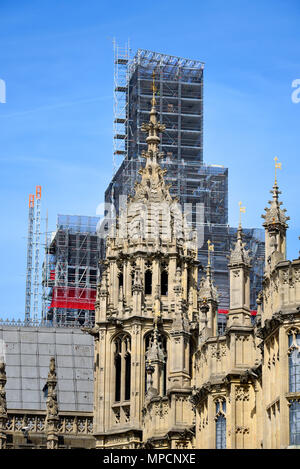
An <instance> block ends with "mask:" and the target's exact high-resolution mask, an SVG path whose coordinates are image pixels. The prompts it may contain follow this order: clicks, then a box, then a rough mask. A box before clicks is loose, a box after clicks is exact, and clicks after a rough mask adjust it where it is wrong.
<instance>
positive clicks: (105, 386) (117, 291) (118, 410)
mask: <svg viewBox="0 0 300 469" xmlns="http://www.w3.org/2000/svg"><path fill="white" fill-rule="evenodd" d="M154 89H155V88H154ZM155 105H156V102H155V96H154V93H153V98H152V109H151V111H150V120H149V123H147V124H143V126H142V130H143V131H144V132H147V134H148V136H147V138H146V142H147V145H148V148H147V151H144V152H143V153H142V156H143V157H144V158H145V160H146V164H145V166H144V167H143V168H142V169H141V170H140V174H141V176H142V179H141V182H140V183H139V184H136V186H135V195H134V196H133V197H132V198H130V199H128V204H127V207H125V208H123V210H122V211H121V213H120V217H119V218H118V220H117V224H116V226H115V227H114V228H113V229H112V230H111V232H110V234H109V236H108V238H107V242H106V248H107V249H106V259H105V262H104V267H105V271H104V273H103V275H102V281H101V285H99V286H98V292H97V300H96V305H95V314H96V317H95V327H94V328H93V329H92V330H90V331H89V332H90V333H92V334H93V335H94V337H95V388H94V436H95V439H96V447H97V448H108V447H109V448H139V447H141V446H144V447H165V448H180V447H191V440H192V432H191V431H190V429H191V428H192V424H193V413H192V406H191V402H190V396H191V374H192V360H191V356H192V353H193V352H194V350H195V344H196V342H195V338H194V336H195V335H196V329H197V325H198V321H197V317H198V316H197V302H198V298H197V277H198V261H197V243H196V238H195V236H194V233H193V232H192V231H191V230H190V229H189V228H188V227H187V225H186V222H185V218H184V216H183V214H182V212H181V210H180V207H179V204H178V202H177V200H174V199H172V197H171V196H170V193H169V186H167V185H166V184H165V181H164V173H165V171H164V170H162V168H161V167H160V165H159V159H160V158H161V157H162V154H161V153H159V151H158V145H159V142H160V137H159V133H161V132H162V131H163V130H164V126H163V125H161V124H160V123H159V122H158V121H157V111H156V108H155Z"/></svg>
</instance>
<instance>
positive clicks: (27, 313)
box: [25, 194, 34, 321]
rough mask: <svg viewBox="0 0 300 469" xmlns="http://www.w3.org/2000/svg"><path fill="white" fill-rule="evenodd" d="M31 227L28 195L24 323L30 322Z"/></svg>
mask: <svg viewBox="0 0 300 469" xmlns="http://www.w3.org/2000/svg"><path fill="white" fill-rule="evenodd" d="M33 225H34V195H33V194H29V204H28V238H27V265H26V289H25V321H30V312H31V295H32V291H31V280H32V259H33Z"/></svg>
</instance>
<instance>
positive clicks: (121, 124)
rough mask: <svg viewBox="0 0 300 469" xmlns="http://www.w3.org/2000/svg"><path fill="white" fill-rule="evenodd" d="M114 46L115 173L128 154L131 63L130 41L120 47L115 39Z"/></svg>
mask: <svg viewBox="0 0 300 469" xmlns="http://www.w3.org/2000/svg"><path fill="white" fill-rule="evenodd" d="M113 48H114V88H113V94H114V109H113V110H114V120H113V173H115V172H116V171H117V168H118V166H119V165H120V162H121V161H122V159H123V158H124V157H125V158H127V156H128V145H127V140H128V99H127V96H128V87H129V80H128V70H129V68H128V67H129V63H130V47H129V41H128V42H127V43H126V44H125V46H124V47H120V46H119V45H118V44H117V43H116V40H115V39H114V40H113Z"/></svg>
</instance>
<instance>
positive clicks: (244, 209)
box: [239, 202, 246, 228]
mask: <svg viewBox="0 0 300 469" xmlns="http://www.w3.org/2000/svg"><path fill="white" fill-rule="evenodd" d="M239 206H240V213H239V228H241V227H242V213H246V207H242V202H239Z"/></svg>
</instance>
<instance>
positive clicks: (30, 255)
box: [25, 186, 42, 321]
mask: <svg viewBox="0 0 300 469" xmlns="http://www.w3.org/2000/svg"><path fill="white" fill-rule="evenodd" d="M41 196H42V188H41V186H36V193H35V196H34V195H33V194H30V195H29V211H28V238H27V264H26V287H25V321H30V320H31V319H32V316H33V319H34V320H35V321H37V320H39V319H40V318H39V306H40V237H41ZM32 297H33V307H31V299H32Z"/></svg>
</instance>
